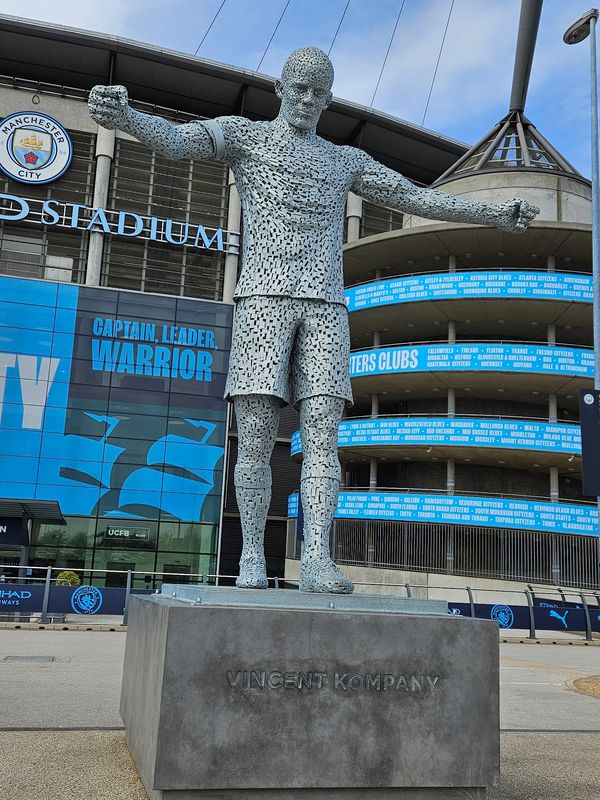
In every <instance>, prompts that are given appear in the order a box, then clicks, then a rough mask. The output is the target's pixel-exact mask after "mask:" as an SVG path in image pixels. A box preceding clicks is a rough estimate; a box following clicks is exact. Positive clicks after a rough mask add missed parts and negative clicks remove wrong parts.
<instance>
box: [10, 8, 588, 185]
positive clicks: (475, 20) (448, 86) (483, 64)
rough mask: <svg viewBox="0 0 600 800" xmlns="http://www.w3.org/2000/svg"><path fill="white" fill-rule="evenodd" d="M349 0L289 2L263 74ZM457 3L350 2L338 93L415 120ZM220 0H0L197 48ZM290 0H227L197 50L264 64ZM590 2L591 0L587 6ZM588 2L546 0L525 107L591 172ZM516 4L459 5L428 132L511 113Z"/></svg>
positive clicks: (337, 52)
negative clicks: (572, 34) (571, 30)
mask: <svg viewBox="0 0 600 800" xmlns="http://www.w3.org/2000/svg"><path fill="white" fill-rule="evenodd" d="M346 2H347V0H290V2H289V6H288V8H287V11H286V13H285V15H284V17H283V19H282V21H281V25H280V26H279V29H278V30H277V33H276V35H275V37H274V38H273V41H272V43H271V45H270V47H269V49H268V51H267V53H266V56H265V57H264V60H263V62H262V66H261V70H260V71H261V72H263V73H266V74H268V75H277V74H279V72H280V70H281V66H282V64H283V61H284V59H285V56H286V55H287V53H288V52H289V51H290V50H292V49H293V48H295V47H300V46H303V45H308V44H311V45H317V46H320V47H322V48H323V49H324V50H326V51H327V50H329V48H330V46H331V43H332V40H333V37H334V33H335V31H336V28H337V26H338V23H339V21H340V18H341V16H342V12H343V10H344V8H345V6H346ZM451 2H452V0H405V2H404V8H403V11H402V14H401V17H400V22H399V24H398V28H397V31H396V35H395V37H394V41H393V43H392V46H391V50H390V54H389V58H388V60H387V64H386V68H385V71H384V74H383V76H382V79H381V83H380V85H379V89H378V91H377V95H376V97H375V100H374V102H373V103H371V100H372V97H373V92H374V89H375V85H376V83H377V79H378V76H379V72H380V70H381V66H382V64H383V60H384V57H385V52H386V50H387V47H388V44H389V41H390V36H391V33H392V29H393V26H394V23H395V20H396V17H397V14H398V10H399V8H400V6H401V3H402V0H350V3H349V6H348V11H347V13H346V16H345V18H344V21H343V24H342V26H341V28H340V31H339V34H338V36H337V39H336V41H335V45H334V47H333V49H332V51H331V58H332V60H333V62H334V66H335V68H336V78H335V83H334V87H333V89H334V93H335V94H336V95H337V96H338V97H341V98H344V99H346V100H351V101H353V102H355V103H359V104H361V105H367V106H370V105H373V106H374V107H375V108H377V109H379V110H381V111H385V112H387V113H389V114H393V115H394V116H397V117H400V118H402V119H405V120H408V121H410V122H412V123H416V124H418V125H420V124H422V122H423V115H424V112H425V106H426V103H427V96H428V94H429V91H430V87H431V83H432V78H433V74H434V70H435V65H436V61H437V59H438V55H439V52H440V45H441V42H442V37H443V33H444V29H445V26H446V22H447V20H448V13H449V11H450V7H451ZM220 4H221V0H164V2H158V0H100V2H98V0H79V1H78V2H73V0H53V2H52V3H40V4H33V5H31V4H25V5H24V4H23V2H22V0H0V10H1V11H2V12H3V13H6V14H13V15H15V16H21V17H22V16H28V15H29V14H28V12H29V11H30V10H31V11H32V12H33V11H35V13H32V14H31V16H32V17H33V16H35V18H37V19H41V20H44V21H49V22H55V23H60V24H63V25H70V26H72V27H79V28H85V29H88V30H96V31H101V32H105V33H111V34H115V35H118V36H125V37H128V38H130V39H136V40H138V41H141V42H148V43H152V44H155V45H161V46H163V47H166V48H170V49H173V50H179V51H182V52H186V53H193V52H194V51H195V50H196V48H197V47H198V45H199V43H200V41H201V39H202V38H203V36H204V34H205V32H206V30H207V28H208V26H209V24H210V22H211V20H212V18H213V16H214V15H215V13H216V11H217V9H218V8H219V6H220ZM285 5H286V0H225V4H224V6H223V8H222V11H221V12H220V14H219V16H218V18H217V20H216V22H215V23H214V25H213V27H212V29H211V30H210V32H209V34H208V36H207V37H206V40H205V41H204V44H203V46H202V48H201V50H200V52H199V55H200V56H203V57H205V58H209V59H213V60H216V61H222V62H225V63H227V64H233V65H235V66H238V67H244V68H248V69H256V68H257V66H258V64H259V62H260V60H261V57H262V55H263V53H264V50H265V48H266V46H267V44H268V41H269V39H270V37H271V34H272V33H273V30H274V28H275V26H276V24H277V20H278V19H279V17H280V15H281V13H282V11H283V9H284V7H285ZM588 5H589V4H588ZM588 5H586V4H585V2H584V3H583V4H582V3H581V2H580V0H545V2H544V8H543V11H542V19H541V23H540V32H539V36H538V43H537V48H536V54H535V58H534V62H533V70H532V79H531V85H530V89H529V96H528V99H527V104H526V114H527V116H528V117H529V119H530V120H531V121H532V122H533V123H534V124H535V125H536V126H537V127H538V128H539V129H540V130H541V132H542V133H543V134H544V136H545V137H546V138H547V139H549V141H550V142H552V144H553V145H554V146H555V147H557V148H558V149H559V150H560V151H561V152H562V153H563V154H564V155H565V156H566V158H567V159H568V160H569V161H571V163H573V164H574V166H575V167H577V169H579V170H580V171H581V172H582V173H583V174H584V175H586V176H589V174H590V134H589V108H590V101H589V66H588V65H589V44H588V43H589V39H588V40H586V41H585V42H583V43H581V44H579V45H576V46H567V45H565V44H564V43H563V41H562V34H563V32H564V30H565V29H566V28H567V27H568V26H569V24H570V23H571V22H573V21H574V20H575V19H576V18H577V17H579V16H580V15H581V14H582V13H583V12H585V11H587V10H588ZM519 9H520V0H454V7H453V10H452V14H451V17H450V24H449V27H448V33H447V36H446V41H445V45H444V49H443V51H442V55H441V60H440V64H439V69H438V73H437V78H436V80H435V83H434V86H433V92H432V95H431V101H430V104H429V109H428V111H427V116H426V118H425V122H424V124H425V127H427V128H430V129H432V130H435V131H440V132H441V133H444V134H446V135H448V136H452V137H454V138H456V139H459V140H461V141H465V142H467V143H473V142H474V141H475V140H477V139H478V138H480V137H481V136H482V135H483V134H484V133H486V132H487V130H488V129H489V128H491V127H492V125H494V124H495V123H496V122H497V121H498V120H499V119H500V118H501V117H502V116H503V115H504V114H505V113H506V112H507V110H508V101H509V96H510V85H511V78H512V68H513V62H514V51H515V42H516V34H517V26H518V19H519Z"/></svg>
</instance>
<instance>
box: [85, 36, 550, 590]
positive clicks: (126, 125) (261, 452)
mask: <svg viewBox="0 0 600 800" xmlns="http://www.w3.org/2000/svg"><path fill="white" fill-rule="evenodd" d="M332 84H333V66H332V63H331V61H330V60H329V58H328V56H327V55H326V54H325V53H324V52H323V51H321V50H319V49H318V48H316V47H303V48H300V49H299V50H295V51H294V52H293V53H292V54H291V55H290V56H289V57H288V59H287V61H286V62H285V65H284V67H283V71H282V74H281V78H280V79H279V80H278V81H276V83H275V92H276V94H277V96H278V97H279V98H280V99H281V108H280V111H279V114H278V116H277V117H276V118H275V119H274V120H272V121H270V122H253V121H252V120H249V119H245V118H244V117H235V116H227V117H218V118H216V119H212V120H201V121H200V120H199V121H197V122H189V123H186V124H184V125H173V124H171V123H170V122H168V121H167V120H165V119H162V118H160V117H156V116H149V115H148V114H143V113H141V112H139V111H136V110H134V109H132V108H131V107H130V106H129V104H128V97H127V90H126V89H125V87H123V86H96V87H94V89H92V91H91V93H90V97H89V108H90V114H91V116H92V117H93V119H94V120H95V121H96V122H97V123H98V124H99V125H102V126H104V127H106V128H110V129H119V130H122V131H124V132H126V133H128V134H131V135H132V136H134V137H135V138H136V139H138V140H139V141H140V142H143V143H144V144H146V145H147V146H148V147H150V148H152V149H153V150H155V151H156V152H157V153H159V154H160V155H162V156H165V157H167V158H173V159H186V158H187V159H191V158H194V159H207V160H219V161H224V162H225V163H226V164H227V165H228V166H229V167H230V168H231V170H232V172H233V175H234V177H235V183H236V186H237V189H238V192H239V195H240V200H241V205H242V211H243V221H244V236H243V250H242V270H241V275H240V278H239V281H238V284H237V287H236V291H235V302H236V314H235V320H234V328H233V341H232V350H231V360H230V366H229V375H228V379H227V386H226V394H225V396H226V397H227V398H228V399H230V400H232V401H233V403H234V407H235V413H236V418H237V426H238V442H239V451H238V461H237V464H236V467H235V488H236V496H237V501H238V506H239V510H240V516H241V523H242V532H243V550H242V556H241V559H240V573H239V577H238V579H237V581H236V583H237V586H239V587H241V588H266V586H267V573H266V566H265V556H264V546H263V540H264V528H265V524H266V519H267V511H268V508H269V503H270V499H271V468H270V458H271V453H272V450H273V446H274V443H275V437H276V435H277V428H278V420H279V410H280V408H281V406H282V405H285V404H287V403H290V404H292V405H294V406H295V407H296V408H297V409H298V410H299V411H300V431H301V437H302V450H303V454H304V460H303V462H302V476H301V485H300V486H301V497H302V504H303V508H304V520H305V521H304V552H303V555H302V561H301V566H300V589H301V591H305V592H334V593H350V592H352V590H353V586H352V583H351V582H350V581H349V580H348V579H347V578H345V577H344V576H343V575H342V573H341V572H340V570H339V569H338V568H337V566H336V565H335V564H334V562H333V561H332V560H331V557H330V551H329V531H330V529H331V525H332V521H333V515H334V512H335V508H336V504H337V498H338V492H339V487H340V477H341V472H340V463H339V460H338V453H337V429H338V424H339V422H340V419H341V417H342V412H343V409H344V404H346V403H347V404H349V405H350V404H351V403H352V390H351V388H350V379H349V354H350V336H349V331H348V314H347V311H346V306H345V303H344V291H343V290H344V287H343V274H342V243H343V230H344V209H345V204H346V199H347V196H348V192H350V191H352V192H355V193H356V194H357V195H360V196H361V197H363V198H365V199H366V200H368V201H370V202H373V203H378V204H380V205H384V206H387V207H388V208H394V209H398V210H400V211H404V212H406V213H408V214H416V215H418V216H420V217H428V218H430V219H438V220H454V221H457V222H470V223H479V224H481V225H494V226H496V227H498V228H502V229H505V230H509V231H515V232H519V231H522V230H525V229H526V228H527V226H528V225H529V223H530V222H531V220H532V219H533V218H534V217H535V215H536V214H537V213H538V209H536V208H535V207H533V206H530V205H529V204H528V203H527V202H525V201H524V200H510V201H508V202H506V203H502V204H500V205H492V204H486V203H477V202H473V201H471V200H467V199H463V198H460V197H455V196H453V195H449V194H444V193H442V192H438V191H434V190H432V189H424V188H420V187H417V186H414V185H413V184H412V183H411V182H410V181H409V180H407V179H406V178H404V177H403V176H402V175H400V174H399V173H397V172H395V171H394V170H392V169H389V168H388V167H385V166H383V164H380V163H379V162H377V161H375V159H373V158H371V156H369V155H368V154H367V153H365V152H364V151H363V150H359V149H357V148H355V147H348V146H339V145H335V144H332V143H331V142H328V141H327V140H325V139H322V138H321V137H319V136H317V134H316V128H317V123H318V121H319V117H320V115H321V112H322V111H323V110H324V109H325V108H327V106H328V105H329V104H330V103H331V100H332V93H331V87H332Z"/></svg>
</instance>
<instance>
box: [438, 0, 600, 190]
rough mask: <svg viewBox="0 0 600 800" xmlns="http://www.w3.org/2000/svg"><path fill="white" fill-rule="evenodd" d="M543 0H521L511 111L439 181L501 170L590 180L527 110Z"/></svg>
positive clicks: (584, 181)
mask: <svg viewBox="0 0 600 800" xmlns="http://www.w3.org/2000/svg"><path fill="white" fill-rule="evenodd" d="M542 2H543V0H521V14H520V17H519V33H518V36H517V47H516V52H515V64H514V69H513V80H512V89H511V94H510V108H509V112H508V114H507V115H506V116H505V117H503V118H502V119H501V120H500V122H498V123H497V124H496V125H494V127H493V128H492V129H491V130H490V131H488V132H487V133H486V135H485V136H483V137H482V138H481V139H480V140H479V141H478V142H477V143H476V144H474V145H473V147H471V149H470V150H469V151H468V152H466V153H465V154H464V155H463V156H461V158H459V159H458V161H457V162H456V164H454V165H453V166H452V167H450V169H448V170H446V172H444V174H443V175H441V176H440V177H439V178H438V179H437V181H436V182H435V184H436V185H439V184H442V183H446V182H447V181H451V180H455V179H457V178H462V177H466V176H467V175H472V174H482V173H485V172H501V171H502V170H511V171H512V170H525V171H530V172H531V171H533V172H539V171H540V170H543V171H546V172H554V173H555V174H558V175H564V176H566V177H569V178H575V179H577V180H580V181H582V182H583V183H587V184H588V185H589V183H590V182H589V181H588V180H587V179H586V178H584V177H583V175H581V174H580V173H579V172H578V171H577V170H576V169H575V167H574V166H573V165H572V164H570V163H569V162H568V161H567V159H566V158H565V157H564V156H563V155H561V153H559V152H558V150H557V149H556V148H555V147H553V146H552V145H551V144H550V142H549V141H548V140H547V139H546V138H545V137H544V136H542V134H541V133H540V131H539V130H538V129H537V128H536V127H535V125H533V123H531V122H530V121H529V120H528V119H527V117H526V116H525V114H524V113H523V112H524V110H525V101H526V99H527V90H528V88H529V80H530V77H531V65H532V63H533V54H534V52H535V43H536V39H537V33H538V27H539V24H540V16H541V13H542Z"/></svg>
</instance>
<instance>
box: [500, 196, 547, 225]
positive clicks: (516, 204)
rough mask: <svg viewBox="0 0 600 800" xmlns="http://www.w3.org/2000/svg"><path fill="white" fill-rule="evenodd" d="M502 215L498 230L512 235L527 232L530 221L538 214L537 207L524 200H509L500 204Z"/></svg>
mask: <svg viewBox="0 0 600 800" xmlns="http://www.w3.org/2000/svg"><path fill="white" fill-rule="evenodd" d="M502 206H503V208H504V213H503V214H502V219H501V221H502V224H501V225H499V226H498V227H499V228H504V229H505V230H509V231H512V232H513V233H523V232H524V231H526V230H527V228H528V227H529V225H530V224H531V223H532V221H533V220H534V219H535V217H537V215H538V214H539V213H540V210H539V208H537V206H532V205H531V204H530V203H528V202H527V201H526V200H519V199H518V198H515V199H514V200H509V201H508V202H506V203H503V204H502Z"/></svg>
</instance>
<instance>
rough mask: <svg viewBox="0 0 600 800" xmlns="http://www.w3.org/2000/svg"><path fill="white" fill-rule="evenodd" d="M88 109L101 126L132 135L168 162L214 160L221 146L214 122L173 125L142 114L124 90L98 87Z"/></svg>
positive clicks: (89, 100) (91, 97)
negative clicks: (216, 137) (213, 127)
mask: <svg viewBox="0 0 600 800" xmlns="http://www.w3.org/2000/svg"><path fill="white" fill-rule="evenodd" d="M88 107H89V111H90V116H91V117H92V119H94V120H95V121H96V122H97V123H98V125H102V126H103V127H104V128H109V129H110V130H120V131H123V132H124V133H129V134H130V135H131V136H134V137H135V138H136V139H138V140H139V141H140V142H142V143H143V144H145V145H147V146H148V147H150V148H151V149H152V150H154V151H155V152H157V153H158V154H159V155H161V156H164V157H165V158H173V159H180V158H204V159H213V158H216V156H217V152H218V146H217V145H218V143H215V132H214V131H213V130H212V129H211V127H210V120H209V121H207V122H206V123H204V122H188V123H185V124H184V125H173V124H172V123H171V122H169V121H168V120H166V119H163V118H162V117H155V116H152V115H150V114H142V112H141V111H136V110H135V109H133V108H131V107H130V106H129V99H128V96H127V89H126V88H125V87H124V86H94V88H93V89H92V90H91V92H90V96H89V99H88ZM218 130H219V129H218V128H217V129H216V133H217V136H218V135H219V134H218Z"/></svg>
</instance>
